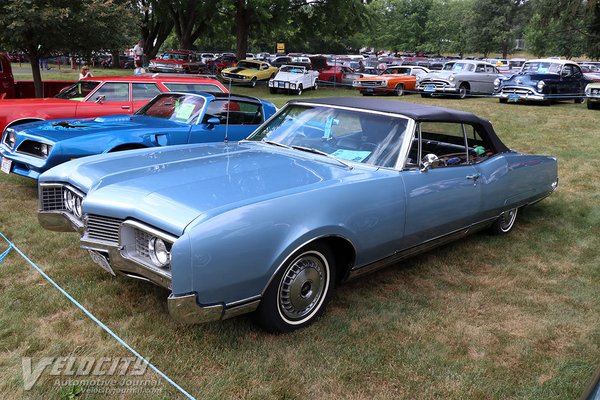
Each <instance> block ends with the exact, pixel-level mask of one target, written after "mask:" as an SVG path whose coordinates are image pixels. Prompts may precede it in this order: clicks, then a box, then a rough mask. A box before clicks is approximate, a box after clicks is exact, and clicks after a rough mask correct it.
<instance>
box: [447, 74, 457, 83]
mask: <svg viewBox="0 0 600 400" xmlns="http://www.w3.org/2000/svg"><path fill="white" fill-rule="evenodd" d="M455 80H456V77H455V76H454V75H450V76H449V77H448V81H449V82H451V83H452V82H454V81H455Z"/></svg>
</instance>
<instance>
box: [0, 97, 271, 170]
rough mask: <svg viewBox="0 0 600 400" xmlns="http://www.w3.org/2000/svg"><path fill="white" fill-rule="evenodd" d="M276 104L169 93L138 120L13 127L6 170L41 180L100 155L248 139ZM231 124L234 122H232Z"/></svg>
mask: <svg viewBox="0 0 600 400" xmlns="http://www.w3.org/2000/svg"><path fill="white" fill-rule="evenodd" d="M275 111H276V107H275V105H273V104H272V103H271V102H269V101H265V100H259V99H257V98H254V97H247V96H239V95H231V96H230V95H228V94H222V93H218V94H217V93H213V94H209V93H173V92H172V93H164V94H160V95H158V96H157V97H155V98H154V99H153V100H152V101H151V102H150V103H148V104H147V105H146V106H144V107H143V108H141V109H140V110H138V111H137V112H136V113H135V114H133V115H129V114H127V115H113V116H106V117H98V118H87V119H57V120H51V121H40V122H32V123H28V124H22V125H17V126H14V127H9V128H7V129H6V130H5V132H4V135H3V137H2V141H1V142H0V155H1V156H2V171H3V172H6V173H15V174H19V175H23V176H26V177H28V178H32V179H37V178H38V177H39V175H40V174H41V173H42V172H44V171H46V170H48V169H50V168H52V167H54V166H55V165H58V164H61V163H63V162H66V161H69V160H71V159H73V158H80V157H85V156H89V155H94V154H100V153H108V152H115V151H122V150H131V149H137V148H145V147H156V146H166V145H174V144H184V143H205V142H216V141H221V142H222V141H224V139H225V136H226V135H227V139H228V140H232V141H235V140H241V139H245V138H246V137H247V136H248V135H249V134H250V133H252V131H254V130H255V129H256V128H257V127H258V126H259V125H260V124H262V123H263V122H264V121H265V120H266V119H268V118H269V117H270V116H271V115H273V114H274V113H275ZM227 121H229V123H226V122H227Z"/></svg>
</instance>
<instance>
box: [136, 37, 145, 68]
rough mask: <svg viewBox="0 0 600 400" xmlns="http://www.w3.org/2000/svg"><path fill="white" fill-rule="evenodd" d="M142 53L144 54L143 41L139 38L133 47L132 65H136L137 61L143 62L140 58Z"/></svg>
mask: <svg viewBox="0 0 600 400" xmlns="http://www.w3.org/2000/svg"><path fill="white" fill-rule="evenodd" d="M143 55H144V41H143V40H141V39H140V41H139V42H137V44H136V45H135V47H134V48H133V63H134V65H137V62H138V61H140V62H141V63H143V60H142V56H143ZM142 65H143V64H142Z"/></svg>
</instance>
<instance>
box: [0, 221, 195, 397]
mask: <svg viewBox="0 0 600 400" xmlns="http://www.w3.org/2000/svg"><path fill="white" fill-rule="evenodd" d="M0 236H2V238H3V239H4V240H5V241H6V243H8V245H9V247H8V249H6V251H4V252H3V253H2V254H0V264H1V263H2V262H3V261H4V258H5V257H6V256H7V255H8V253H9V252H10V250H11V249H15V251H16V252H17V253H19V255H20V256H21V257H22V258H23V259H24V260H25V261H27V262H28V263H29V265H31V266H32V267H33V268H34V269H35V270H36V271H37V272H39V273H40V275H42V276H43V277H44V279H46V280H47V281H48V282H50V284H52V286H54V287H55V288H56V289H57V290H58V291H59V292H61V293H62V294H63V295H64V296H65V297H66V298H67V299H69V301H70V302H71V303H73V304H74V305H75V306H76V307H77V308H79V309H80V310H81V311H83V312H84V314H85V315H87V316H88V317H89V318H90V319H91V320H92V321H94V322H95V323H96V324H98V325H99V326H100V327H101V328H102V329H104V331H105V332H106V333H108V334H109V335H110V336H112V337H113V338H114V339H115V340H116V341H117V342H119V343H120V344H121V345H122V346H123V347H125V348H126V349H127V350H129V351H130V352H131V353H132V354H133V355H135V356H136V357H137V358H139V359H140V360H142V362H144V364H146V365H147V366H148V367H150V369H152V370H153V371H154V372H156V373H157V374H158V375H159V376H160V377H162V378H163V379H164V380H166V381H167V382H168V383H169V384H171V386H173V387H174V388H175V389H177V390H178V391H179V392H181V393H182V394H183V395H185V396H186V397H187V398H188V399H190V400H196V399H195V398H194V397H193V396H192V395H191V394H189V393H188V392H187V391H185V389H183V388H182V387H181V386H179V385H178V384H177V383H175V381H173V380H172V379H171V378H169V377H168V376H167V375H165V374H164V373H163V372H162V371H161V370H159V369H158V368H157V367H155V366H154V364H152V363H151V362H150V361H148V360H147V359H146V358H144V357H143V356H142V355H141V354H140V353H138V352H137V351H136V350H135V349H133V347H131V346H130V345H129V344H127V342H125V341H124V340H123V339H121V338H120V337H119V336H118V335H117V334H116V333H114V332H113V331H112V330H111V329H110V328H109V327H107V326H106V325H104V324H103V323H102V321H100V320H99V319H98V318H96V317H95V316H94V315H93V314H92V313H91V312H89V311H88V310H87V309H86V308H85V307H84V306H83V305H82V304H81V303H79V302H78V301H77V300H75V299H74V298H73V297H72V296H71V295H70V294H69V293H67V291H66V290H65V289H63V288H62V287H61V286H60V285H59V284H58V283H56V282H54V280H53V279H52V278H50V277H49V276H48V275H47V274H46V273H45V272H44V271H43V270H42V269H41V268H40V267H38V266H37V265H35V263H34V262H33V261H31V260H30V259H29V258H28V257H27V256H26V255H25V254H23V252H22V251H21V250H19V248H18V247H17V246H15V245H14V244H13V243H12V242H11V241H10V240H8V238H7V237H6V236H4V234H3V233H2V232H0Z"/></svg>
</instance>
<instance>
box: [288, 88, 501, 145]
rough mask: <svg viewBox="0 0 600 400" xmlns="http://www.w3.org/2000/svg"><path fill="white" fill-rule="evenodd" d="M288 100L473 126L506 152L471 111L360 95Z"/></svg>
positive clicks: (486, 123) (485, 125)
mask: <svg viewBox="0 0 600 400" xmlns="http://www.w3.org/2000/svg"><path fill="white" fill-rule="evenodd" d="M290 103H309V104H315V105H331V106H338V107H350V108H357V109H361V110H369V111H379V112H386V113H393V114H401V115H404V116H407V117H409V118H412V119H414V120H415V121H417V122H425V121H427V122H464V123H467V124H470V125H473V126H474V127H475V129H476V130H477V132H478V133H479V134H480V135H481V137H482V139H483V140H485V141H486V142H487V143H489V144H490V145H491V146H493V147H494V150H495V151H496V152H498V153H501V152H505V151H509V148H508V147H506V145H504V143H502V141H501V140H500V138H498V135H496V132H495V131H494V128H493V127H492V124H491V123H490V122H489V121H486V120H484V119H482V118H479V117H478V116H476V115H475V114H472V113H470V112H466V111H458V110H452V109H449V108H443V107H434V106H426V105H422V104H413V103H406V102H403V101H397V100H380V99H376V98H372V99H364V98H360V97H328V98H322V99H307V100H292V101H290Z"/></svg>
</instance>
